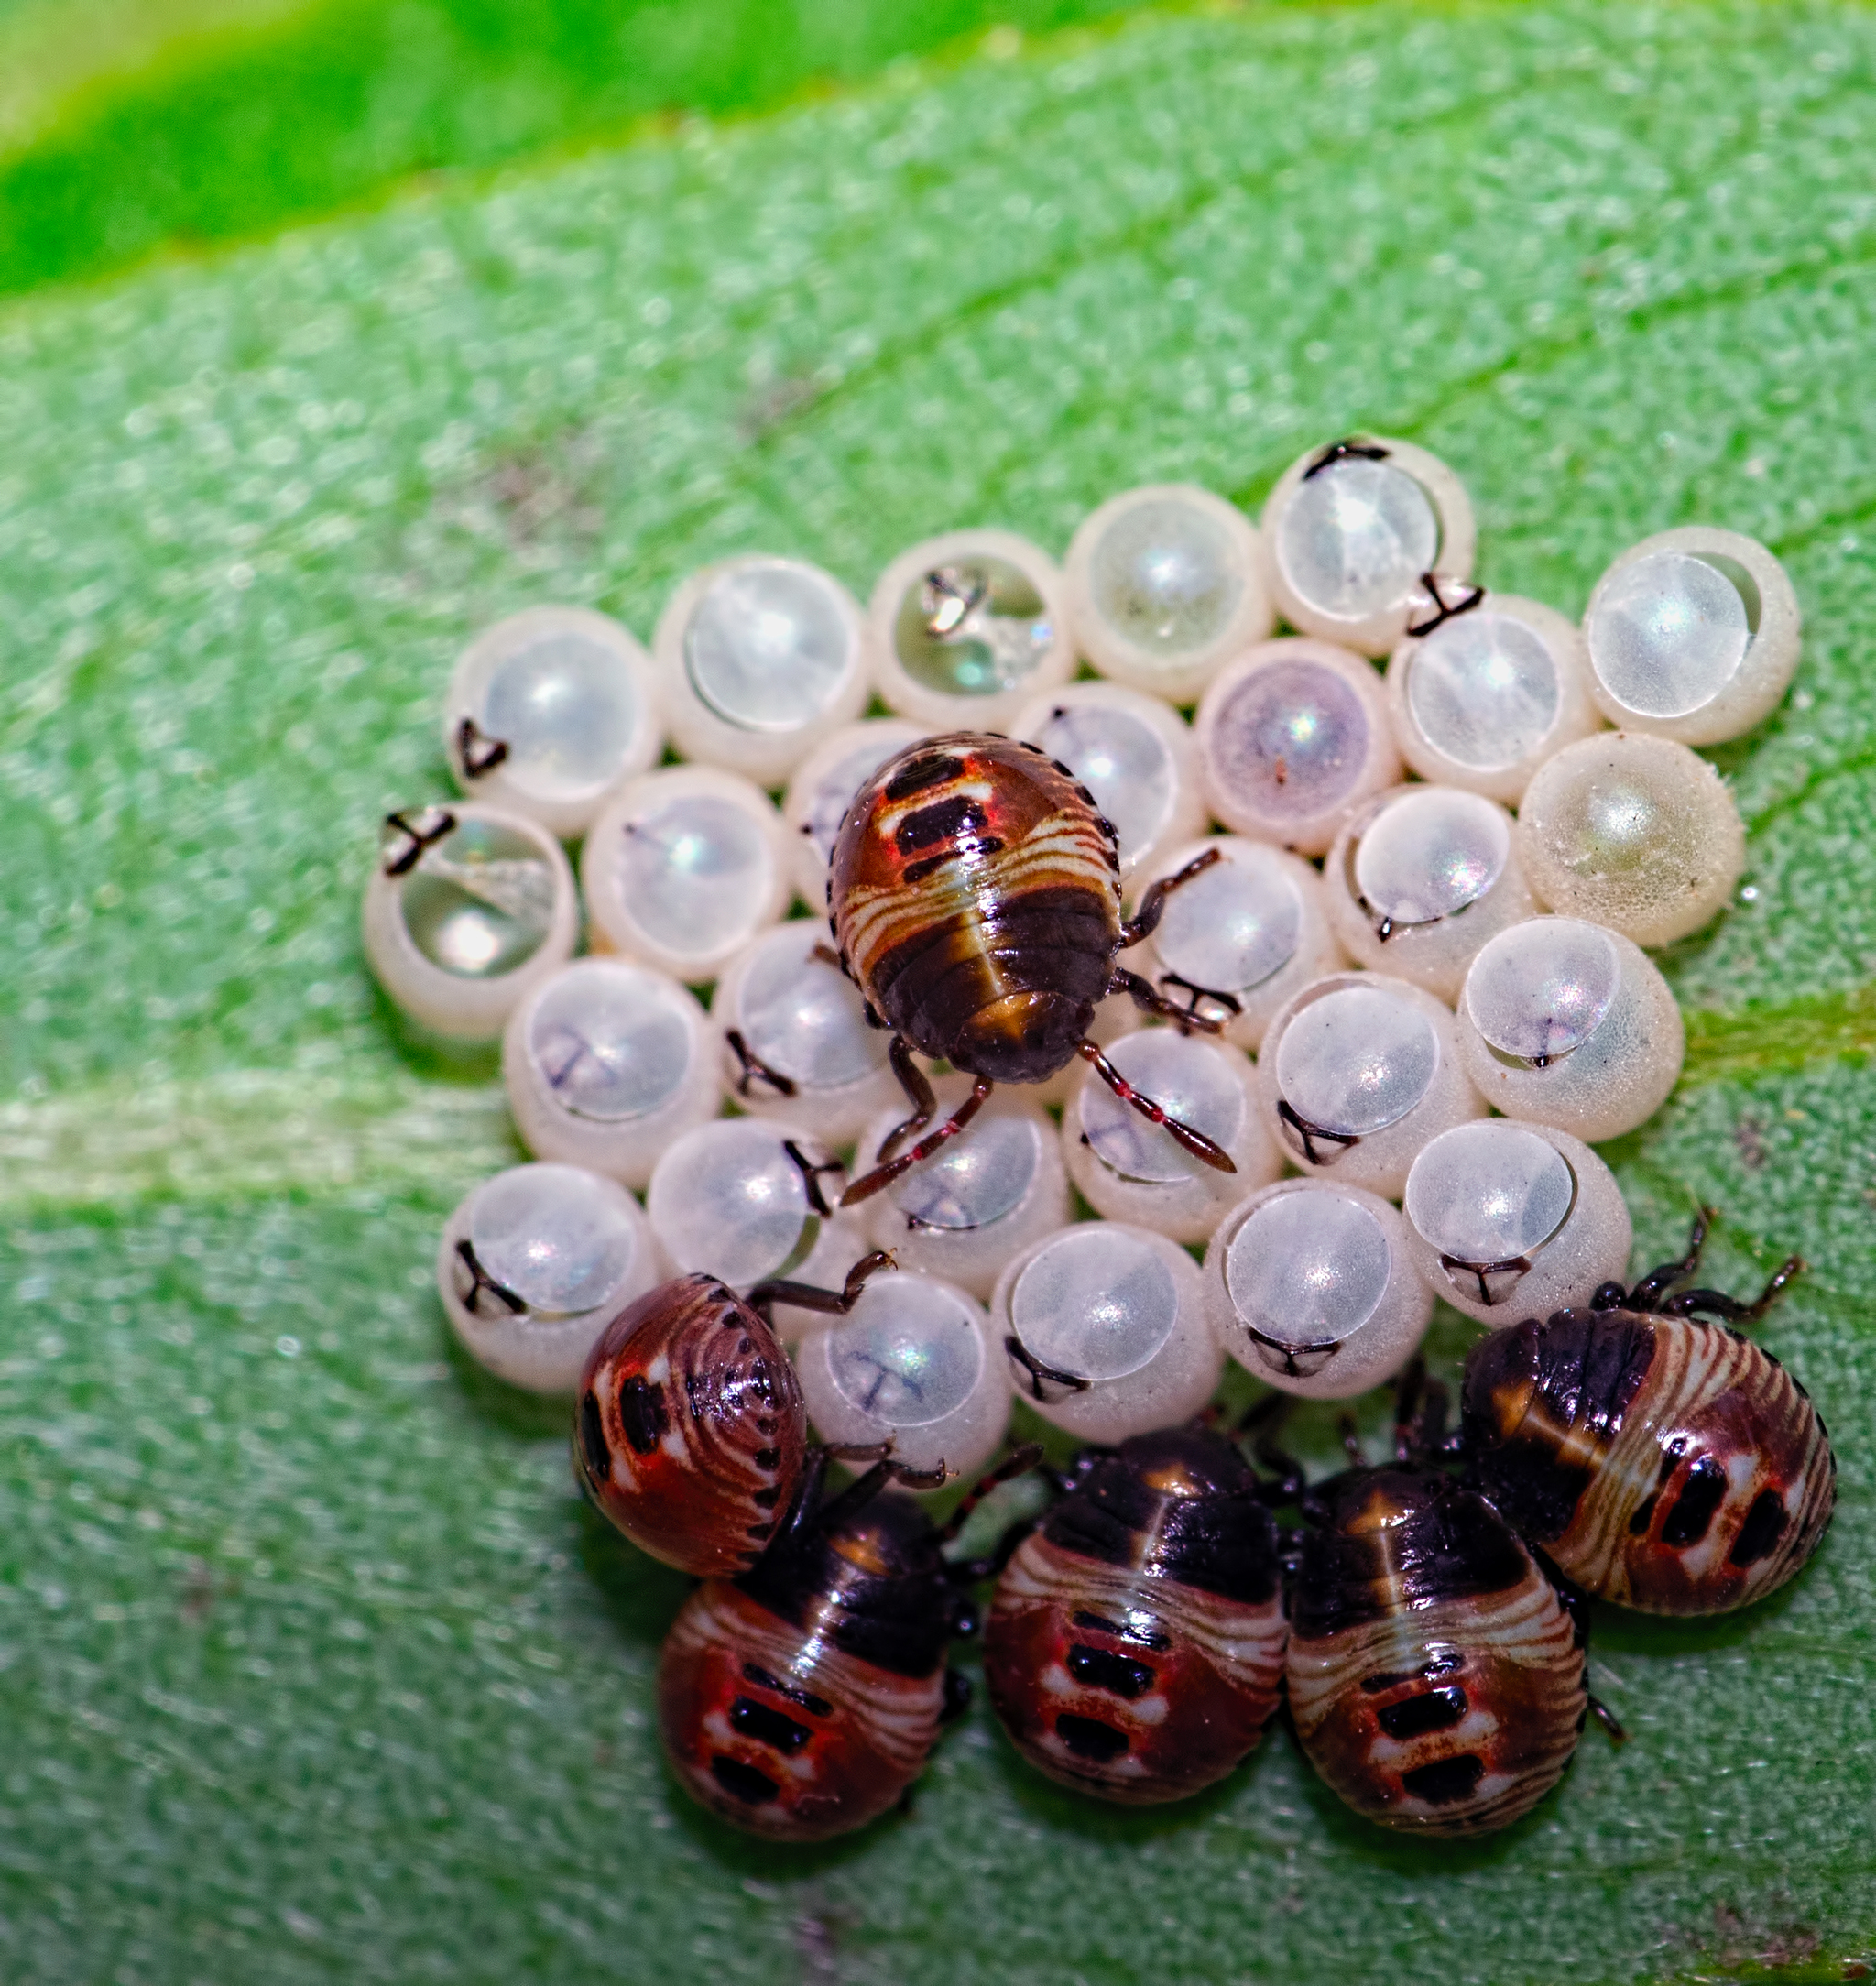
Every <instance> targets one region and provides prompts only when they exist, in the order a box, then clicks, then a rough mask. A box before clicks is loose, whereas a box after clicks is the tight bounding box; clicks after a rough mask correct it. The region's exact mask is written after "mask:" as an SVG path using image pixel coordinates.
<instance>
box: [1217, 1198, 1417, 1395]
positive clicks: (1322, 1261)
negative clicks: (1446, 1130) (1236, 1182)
mask: <svg viewBox="0 0 1876 1986" xmlns="http://www.w3.org/2000/svg"><path fill="white" fill-rule="evenodd" d="M1205 1307H1206V1314H1207V1315H1209V1317H1210V1318H1211V1321H1212V1326H1213V1329H1214V1330H1215V1331H1216V1333H1217V1335H1218V1338H1219V1341H1220V1342H1221V1343H1222V1344H1223V1345H1224V1347H1225V1349H1226V1350H1227V1352H1229V1353H1230V1355H1231V1356H1232V1358H1234V1359H1237V1361H1238V1364H1239V1365H1241V1366H1242V1367H1244V1369H1246V1370H1247V1371H1248V1372H1250V1373H1253V1374H1254V1375H1255V1376H1256V1377H1257V1378H1259V1379H1260V1380H1263V1381H1264V1383H1265V1384H1266V1385H1268V1386H1274V1387H1276V1388H1277V1389H1278V1390H1279V1391H1282V1392H1286V1393H1294V1394H1296V1395H1298V1396H1299V1397H1300V1398H1302V1399H1304V1400H1348V1399H1352V1398H1353V1397H1354V1396H1355V1395H1356V1394H1357V1393H1360V1392H1366V1391H1367V1390H1368V1389H1369V1387H1370V1386H1378V1385H1380V1383H1381V1381H1382V1380H1387V1379H1390V1378H1391V1377H1392V1376H1393V1374H1394V1373H1396V1372H1398V1371H1399V1370H1400V1369H1401V1368H1402V1366H1403V1365H1405V1364H1406V1362H1407V1360H1408V1359H1410V1358H1412V1355H1413V1354H1414V1352H1415V1351H1416V1350H1418V1349H1419V1347H1420V1341H1421V1339H1422V1338H1423V1337H1425V1335H1426V1326H1427V1324H1428V1322H1429V1320H1430V1319H1431V1318H1432V1316H1433V1292H1432V1291H1431V1290H1430V1289H1429V1288H1428V1287H1427V1284H1426V1280H1425V1278H1424V1277H1423V1275H1422V1274H1421V1272H1420V1271H1419V1268H1418V1267H1417V1266H1416V1264H1415V1262H1414V1260H1413V1257H1412V1252H1411V1250H1410V1249H1409V1247H1408V1238H1407V1226H1406V1223H1405V1222H1404V1221H1403V1220H1402V1217H1401V1216H1400V1214H1399V1213H1398V1212H1397V1211H1396V1210H1395V1209H1394V1208H1393V1207H1391V1206H1389V1205H1388V1203H1387V1202H1386V1201H1385V1200H1383V1199H1381V1198H1380V1195H1377V1194H1372V1193H1369V1192H1366V1191H1364V1190H1363V1189H1362V1188H1361V1187H1359V1186H1351V1185H1348V1184H1345V1183H1343V1182H1341V1181H1339V1180H1328V1179H1283V1180H1279V1181H1278V1182H1277V1183H1276V1184H1274V1185H1270V1186H1266V1187H1265V1188H1264V1189H1263V1190H1262V1191H1261V1192H1260V1193H1254V1194H1252V1195H1250V1197H1249V1199H1247V1200H1245V1201H1243V1202H1242V1203H1241V1204H1240V1205H1238V1206H1235V1207H1233V1208H1232V1210H1231V1212H1230V1213H1229V1214H1228V1215H1227V1216H1226V1217H1225V1219H1224V1220H1223V1221H1222V1222H1221V1223H1220V1224H1219V1227H1218V1230H1217V1232H1216V1234H1215V1235H1214V1236H1213V1237H1212V1242H1211V1246H1210V1247H1209V1248H1208V1249H1206V1250H1205Z"/></svg>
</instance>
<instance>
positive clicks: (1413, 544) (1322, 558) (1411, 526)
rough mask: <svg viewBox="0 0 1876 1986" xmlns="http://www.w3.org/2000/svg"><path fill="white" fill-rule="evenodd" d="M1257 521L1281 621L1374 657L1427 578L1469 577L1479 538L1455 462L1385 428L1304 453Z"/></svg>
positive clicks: (1397, 631) (1385, 647)
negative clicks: (1438, 575) (1398, 438)
mask: <svg viewBox="0 0 1876 1986" xmlns="http://www.w3.org/2000/svg"><path fill="white" fill-rule="evenodd" d="M1260 531H1261V533H1262V539H1263V548H1264V557H1265V559H1266V561H1267V562H1268V565H1267V569H1268V573H1269V578H1270V587H1271V599H1272V600H1273V601H1274V602H1275V603H1276V607H1277V611H1278V612H1279V613H1280V614H1281V615H1282V617H1283V618H1284V619H1285V620H1286V621H1288V622H1289V623H1290V625H1291V626H1292V627H1295V628H1299V629H1300V630H1301V631H1302V632H1303V633H1304V634H1306V635H1315V636H1317V637H1319V638H1321V639H1322V640H1325V641H1336V642H1339V643H1341V644H1342V646H1343V647H1345V648H1350V649H1355V650H1356V652H1357V653H1358V654H1361V655H1374V656H1380V655H1385V654H1387V653H1388V652H1389V650H1390V649H1392V648H1393V646H1394V644H1395V643H1396V642H1397V641H1399V640H1400V639H1401V638H1402V635H1403V634H1404V633H1405V632H1406V627H1407V623H1408V621H1409V619H1410V618H1411V617H1413V615H1414V611H1415V608H1416V606H1418V605H1419V602H1420V599H1421V584H1422V581H1423V577H1424V575H1425V574H1427V573H1434V572H1437V573H1450V574H1451V575H1452V576H1453V577H1454V578H1455V579H1457V580H1464V579H1465V578H1467V576H1468V575H1469V574H1470V573H1471V571H1472V559H1473V551H1474V547H1475V542H1476V537H1477V534H1476V531H1475V529H1474V526H1473V520H1472V505H1471V502H1470V500H1469V499H1468V498H1467V495H1466V489H1465V486H1464V485H1463V484H1462V483H1461V482H1460V481H1459V478H1458V477H1457V476H1456V475H1454V474H1453V472H1452V470H1450V469H1449V468H1448V467H1447V466H1446V465H1445V463H1443V462H1442V461H1441V460H1440V459H1439V457H1438V456H1437V455H1434V454H1430V453H1428V452H1427V451H1426V450H1425V449H1423V448H1417V447H1415V446H1414V444H1413V443H1412V442H1397V441H1393V440H1391V439H1390V438H1388V437H1386V436H1382V435H1364V436H1358V437H1356V438H1354V439H1351V440H1348V441H1342V442H1332V443H1331V444H1330V445H1329V446H1328V447H1326V448H1314V449H1311V450H1310V451H1309V452H1308V453H1306V454H1303V455H1299V456H1298V457H1297V459H1296V460H1295V461H1294V462H1292V464H1290V466H1289V467H1288V468H1287V469H1286V470H1284V472H1283V474H1282V475H1281V476H1280V477H1278V479H1277V484H1276V487H1275V488H1274V489H1272V490H1271V494H1270V497H1269V498H1268V499H1267V500H1266V502H1265V504H1264V509H1263V517H1262V518H1261V520H1260Z"/></svg>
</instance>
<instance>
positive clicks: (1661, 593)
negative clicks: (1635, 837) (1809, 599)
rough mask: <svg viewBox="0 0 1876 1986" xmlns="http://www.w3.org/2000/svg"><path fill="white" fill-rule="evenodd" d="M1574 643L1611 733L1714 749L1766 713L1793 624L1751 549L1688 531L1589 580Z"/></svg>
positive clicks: (1759, 550)
mask: <svg viewBox="0 0 1876 1986" xmlns="http://www.w3.org/2000/svg"><path fill="white" fill-rule="evenodd" d="M1583 632H1584V638H1585V643H1586V646H1587V652H1588V657H1589V662H1590V668H1591V671H1592V673H1591V688H1592V691H1593V693H1594V694H1595V697H1596V701H1597V702H1598V704H1600V705H1601V707H1602V712H1603V715H1605V716H1606V717H1608V718H1609V722H1610V723H1611V724H1616V725H1620V726H1621V727H1622V728H1623V729H1624V730H1627V731H1649V732H1652V733H1653V734H1654V735H1655V736H1657V737H1671V738H1677V739H1678V740H1679V741H1680V742H1681V743H1682V744H1683V745H1718V744H1720V743H1722V742H1723V741H1724V740H1725V739H1727V738H1733V737H1740V735H1741V734H1742V733H1744V732H1747V731H1750V730H1751V728H1752V726H1754V725H1756V724H1758V723H1759V722H1760V721H1761V719H1763V718H1765V717H1767V716H1769V715H1771V714H1772V710H1773V709H1774V708H1775V707H1776V706H1777V704H1778V702H1779V699H1780V698H1781V697H1783V694H1784V693H1785V690H1786V687H1787V686H1788V685H1789V683H1790V682H1791V680H1792V673H1793V671H1794V670H1795V669H1796V668H1797V666H1798V650H1799V645H1800V638H1801V634H1802V617H1801V616H1800V613H1799V609H1798V596H1797V595H1796V594H1795V593H1794V591H1793V589H1792V583H1791V580H1790V578H1789V577H1788V576H1787V575H1786V573H1785V569H1784V567H1783V566H1782V565H1781V564H1780V563H1779V562H1778V561H1777V560H1776V559H1775V558H1773V557H1772V553H1771V552H1769V551H1767V550H1766V549H1765V547H1764V546H1763V545H1761V543H1760V542H1759V540H1757V539H1756V538H1748V537H1746V536H1745V534H1744V533H1743V532H1740V531H1723V530H1719V529H1716V528H1715V527H1714V526H1712V525H1707V524H1690V525H1684V526H1682V527H1681V528H1680V529H1677V530H1672V531H1662V532H1659V533H1657V534H1656V535H1655V536H1654V537H1652V538H1644V539H1643V540H1641V543H1640V544H1639V545H1631V547H1630V548H1629V550H1628V551H1625V552H1623V553H1622V555H1621V557H1620V558H1619V559H1618V560H1617V561H1616V562H1615V563H1614V564H1613V565H1611V566H1610V567H1609V571H1608V572H1606V573H1604V574H1603V575H1602V577H1601V578H1600V579H1599V580H1598V581H1597V583H1596V590H1595V592H1593V593H1592V594H1591V595H1590V596H1589V606H1588V609H1587V612H1586V613H1585V614H1584V617H1583Z"/></svg>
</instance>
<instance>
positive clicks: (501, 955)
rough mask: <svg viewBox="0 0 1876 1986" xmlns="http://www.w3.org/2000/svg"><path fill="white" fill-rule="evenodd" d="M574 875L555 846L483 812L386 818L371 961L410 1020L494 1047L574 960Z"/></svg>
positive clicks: (491, 811)
mask: <svg viewBox="0 0 1876 1986" xmlns="http://www.w3.org/2000/svg"><path fill="white" fill-rule="evenodd" d="M578 928H579V904H578V900H577V897H576V895H575V893H574V889H573V871H572V869H570V868H568V867H567V858H566V857H565V856H564V855H562V852H561V846H560V844H559V842H557V841H556V840H555V839H554V837H553V835H552V834H551V832H550V831H549V830H548V829H546V828H544V827H541V826H540V825H538V824H536V823H534V822H532V821H529V820H524V819H523V818H522V817H521V816H520V815H518V814H510V813H501V812H499V811H498V810H497V809H496V808H494V807H490V806H485V805H483V804H482V803H481V802H476V801H464V802H458V803H457V804H455V805H453V806H450V807H416V808H409V809H407V810H406V811H405V812H404V813H396V814H392V815H390V816H389V817H388V818H387V821H386V823H385V826H384V830H383V833H382V835H381V836H380V840H379V847H378V857H377V861H376V864H375V865H374V867H373V868H372V872H371V879H370V881H369V882H368V883H367V884H366V885H365V911H364V938H365V957H366V958H367V959H368V960H369V961H370V964H371V969H372V971H373V972H374V973H375V974H376V976H377V980H378V983H379V985H381V986H382V987H383V988H384V989H385V991H386V992H387V994H388V995H389V996H390V998H392V999H393V1000H395V1001H396V1002H397V1004H398V1006H399V1007H401V1008H402V1009H404V1011H405V1012H406V1013H408V1014H409V1016H410V1017H411V1019H412V1020H416V1021H418V1022H420V1024H421V1025H422V1026H424V1027H426V1028H429V1029H431V1030H432V1031H434V1032H436V1033H438V1034H442V1035H448V1036H450V1037H452V1038H453V1039H455V1040H459V1041H471V1042H485V1041H493V1040H494V1039H495V1038H496V1036H497V1035H498V1034H499V1033H500V1032H501V1031H502V1024H503V1022H504V1021H506V1020H507V1018H508V1015H509V1014H510V1012H512V1011H513V1009H514V1008H515V1006H516V1005H517V1003H518V1002H519V1001H520V1000H522V999H523V998H526V997H527V995H528V994H529V992H530V991H531V990H532V989H533V988H535V987H537V986H539V985H540V982H541V981H542V980H543V979H545V978H547V977H549V976H550V975H551V974H552V973H554V972H556V971H558V970H559V968H560V967H561V966H562V965H564V964H565V963H566V961H567V959H568V958H569V956H571V955H572V953H573V940H574V938H575V936H576V934H577V933H578Z"/></svg>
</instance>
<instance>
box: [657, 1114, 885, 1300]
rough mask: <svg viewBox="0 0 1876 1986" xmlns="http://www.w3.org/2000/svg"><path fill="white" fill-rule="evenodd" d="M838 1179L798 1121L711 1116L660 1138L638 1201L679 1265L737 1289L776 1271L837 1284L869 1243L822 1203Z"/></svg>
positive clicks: (828, 1202) (830, 1160)
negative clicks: (660, 1148) (661, 1146)
mask: <svg viewBox="0 0 1876 1986" xmlns="http://www.w3.org/2000/svg"><path fill="white" fill-rule="evenodd" d="M791 1146H792V1148H793V1149H792V1150H791V1149H790V1148H791ZM845 1184H846V1182H845V1169H844V1168H842V1167H841V1166H839V1165H838V1164H837V1163H836V1162H834V1154H833V1152H832V1151H830V1150H829V1148H828V1147H827V1146H826V1145H824V1144H823V1143H822V1142H821V1140H819V1139H817V1138H815V1137H814V1136H813V1133H812V1132H811V1131H809V1130H807V1129H805V1128H804V1127H802V1126H801V1125H799V1124H792V1123H789V1122H786V1121H782V1122H778V1121H777V1120H776V1119H774V1118H716V1119H715V1120H714V1122H712V1123H709V1124H700V1125H698V1126H697V1128H696V1129H694V1130H689V1131H686V1132H685V1133H684V1134H683V1136H682V1138H679V1139H676V1140H673V1141H672V1142H671V1144H670V1145H669V1146H667V1147H666V1149H665V1151H664V1155H663V1156H662V1157H661V1158H660V1160H659V1162H658V1163H657V1165H656V1166H655V1167H654V1168H653V1171H652V1173H651V1186H650V1190H649V1192H648V1193H647V1195H646V1196H645V1210H646V1212H647V1214H648V1215H649V1217H650V1219H651V1231H652V1233H653V1234H655V1235H656V1236H657V1237H658V1240H659V1244H660V1247H662V1249H664V1251H665V1253H666V1254H667V1255H668V1256H669V1257H670V1258H671V1261H672V1263H673V1264H674V1265H675V1266H676V1268H677V1269H678V1270H679V1271H681V1272H682V1273H685V1274H689V1273H691V1272H693V1271H701V1272H703V1273H706V1274H709V1275H714V1276H720V1277H721V1278H722V1279H723V1281H724V1282H727V1283H730V1284H732V1285H734V1286H735V1287H736V1288H737V1289H747V1287H748V1286H749V1285H750V1284H751V1283H755V1282H765V1281H768V1280H769V1278H771V1277H777V1276H783V1277H788V1278H790V1279H791V1280H792V1281H794V1282H808V1283H813V1284H816V1285H818V1286H821V1287H824V1288H830V1289H838V1288H839V1287H840V1285H841V1282H842V1280H843V1279H844V1278H845V1275H846V1272H847V1271H848V1270H849V1269H851V1268H852V1267H853V1265H854V1263H855V1262H856V1261H857V1260H859V1259H860V1257H861V1256H862V1255H864V1254H865V1253H866V1252H867V1243H866V1241H865V1240H864V1239H862V1238H861V1236H860V1233H859V1230H858V1228H857V1226H856V1223H855V1222H854V1220H853V1218H852V1217H850V1216H846V1215H836V1214H834V1213H832V1212H830V1211H829V1210H830V1209H832V1208H834V1207H836V1206H838V1204H839V1200H840V1195H841V1193H842V1192H843V1190H844V1189H845Z"/></svg>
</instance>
